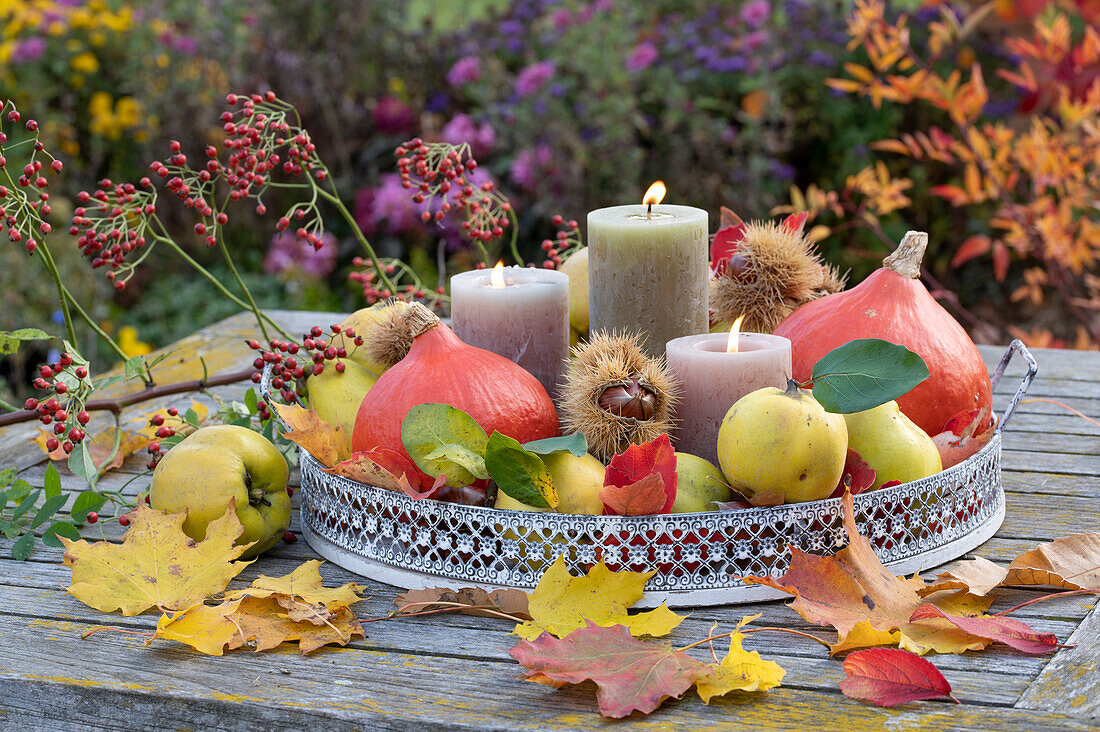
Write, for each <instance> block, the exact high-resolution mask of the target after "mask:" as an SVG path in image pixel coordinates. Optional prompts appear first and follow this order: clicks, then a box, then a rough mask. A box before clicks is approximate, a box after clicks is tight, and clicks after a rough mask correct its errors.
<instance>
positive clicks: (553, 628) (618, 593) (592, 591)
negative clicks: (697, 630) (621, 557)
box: [515, 557, 684, 640]
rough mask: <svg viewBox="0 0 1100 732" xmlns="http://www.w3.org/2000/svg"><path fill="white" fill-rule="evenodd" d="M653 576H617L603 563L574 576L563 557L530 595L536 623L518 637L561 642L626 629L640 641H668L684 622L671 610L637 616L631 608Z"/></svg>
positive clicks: (523, 627) (518, 628)
mask: <svg viewBox="0 0 1100 732" xmlns="http://www.w3.org/2000/svg"><path fill="white" fill-rule="evenodd" d="M653 574H654V573H653V572H612V571H611V570H610V569H608V568H607V566H606V565H605V564H604V563H603V562H600V563H599V564H597V565H596V566H594V567H593V568H592V569H591V570H590V571H589V572H588V574H586V575H585V576H583V577H574V576H573V575H571V574H569V570H568V569H567V568H566V566H565V560H564V559H563V558H562V557H558V559H557V561H555V562H554V563H553V564H552V565H550V567H549V568H548V569H547V570H546V572H545V573H544V574H543V575H542V578H541V579H539V583H538V586H537V587H535V590H534V592H532V593H531V594H530V599H529V601H528V611H529V612H530V614H531V620H530V621H528V622H526V623H520V624H519V625H517V626H516V629H515V633H516V635H518V636H520V637H521V638H526V639H528V640H531V639H534V638H536V637H538V635H539V634H540V633H542V632H543V631H548V632H550V633H551V634H553V635H556V636H557V637H559V638H562V637H564V636H566V635H568V634H569V633H571V632H573V631H575V630H577V629H578V628H584V627H586V626H587V625H589V624H595V625H599V626H601V627H608V626H612V625H624V626H626V627H627V629H628V630H629V631H630V632H631V633H633V634H634V635H653V636H660V635H667V634H668V633H669V632H671V631H672V629H673V628H675V627H676V626H677V625H679V624H680V623H681V622H682V621H683V619H684V618H683V616H681V615H677V614H676V613H674V612H672V611H671V610H669V609H668V607H666V606H665V605H663V604H662V605H661V606H660V607H658V608H656V609H654V610H648V611H646V612H643V613H637V614H635V615H629V614H627V608H629V607H630V606H631V605H633V604H634V603H635V602H637V601H638V600H640V599H641V597H642V589H643V587H645V583H646V580H648V579H649V578H650V577H652V576H653Z"/></svg>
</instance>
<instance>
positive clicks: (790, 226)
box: [781, 211, 810, 234]
mask: <svg viewBox="0 0 1100 732" xmlns="http://www.w3.org/2000/svg"><path fill="white" fill-rule="evenodd" d="M809 217H810V212H809V211H801V212H799V213H793V214H791V215H790V216H788V217H787V218H785V219H783V223H782V224H781V226H782V227H783V228H784V229H786V230H787V231H789V232H790V233H792V234H801V233H802V229H803V227H805V226H806V219H808V218H809Z"/></svg>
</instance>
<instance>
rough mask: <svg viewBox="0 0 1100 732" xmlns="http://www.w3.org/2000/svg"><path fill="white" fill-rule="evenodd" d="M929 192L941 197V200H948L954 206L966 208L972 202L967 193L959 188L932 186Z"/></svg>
mask: <svg viewBox="0 0 1100 732" xmlns="http://www.w3.org/2000/svg"><path fill="white" fill-rule="evenodd" d="M928 192H929V193H931V194H932V195H933V196H939V197H940V198H946V199H947V200H948V201H949V202H950V203H951V205H952V206H955V207H958V206H965V205H966V204H967V203H968V202H969V201H970V196H968V195H967V193H966V191H964V190H963V189H962V188H959V187H958V186H951V185H942V186H932V187H931V188H930V189H928Z"/></svg>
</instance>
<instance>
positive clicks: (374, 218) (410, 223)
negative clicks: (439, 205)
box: [355, 173, 420, 234]
mask: <svg viewBox="0 0 1100 732" xmlns="http://www.w3.org/2000/svg"><path fill="white" fill-rule="evenodd" d="M355 221H356V223H358V224H359V228H361V229H362V230H363V231H364V232H367V233H368V234H374V233H377V232H381V231H385V232H388V233H390V234H403V233H405V232H407V231H411V230H413V229H415V228H416V227H417V226H418V225H419V224H420V211H419V210H417V207H416V204H414V203H413V202H412V195H411V194H410V192H409V191H408V190H407V189H406V188H405V187H404V186H402V185H401V176H399V175H398V174H397V173H383V174H382V176H381V179H380V180H379V183H378V186H377V187H376V188H364V189H361V190H360V191H359V192H358V193H356V194H355Z"/></svg>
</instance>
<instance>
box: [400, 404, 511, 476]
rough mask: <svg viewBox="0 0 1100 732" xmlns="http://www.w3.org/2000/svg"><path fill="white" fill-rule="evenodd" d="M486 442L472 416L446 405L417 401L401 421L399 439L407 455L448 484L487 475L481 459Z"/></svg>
mask: <svg viewBox="0 0 1100 732" xmlns="http://www.w3.org/2000/svg"><path fill="white" fill-rule="evenodd" d="M488 441H489V438H488V436H487V435H486V434H485V430H483V429H481V425H479V424H478V423H477V422H476V421H474V418H473V417H471V416H470V415H468V414H466V413H465V412H463V411H462V410H461V409H456V408H455V407H452V406H450V405H449V404H418V405H416V406H415V407H413V408H412V409H410V410H409V413H408V414H407V415H405V420H404V421H403V422H402V423H401V442H402V443H403V444H404V446H405V451H406V452H408V453H409V457H411V458H412V459H413V461H415V462H416V464H417V466H419V468H420V469H421V470H423V471H424V472H425V473H428V474H429V475H431V476H433V477H436V478H438V477H439V476H440V475H446V476H447V485H449V486H451V487H460V486H464V485H469V484H470V483H473V482H474V480H475V479H478V478H482V479H484V478H488V477H489V474H488V472H486V470H485V460H484V458H482V455H484V454H485V444H486V443H487V442H488ZM456 447H458V448H464V449H463V450H456V449H454V448H456ZM440 450H442V451H440ZM471 456H472V457H471Z"/></svg>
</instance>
